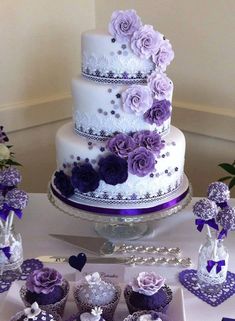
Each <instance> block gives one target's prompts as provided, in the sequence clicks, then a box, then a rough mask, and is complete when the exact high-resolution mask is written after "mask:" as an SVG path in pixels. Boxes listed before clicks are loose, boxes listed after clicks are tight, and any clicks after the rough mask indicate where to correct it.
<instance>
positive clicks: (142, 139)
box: [133, 130, 165, 155]
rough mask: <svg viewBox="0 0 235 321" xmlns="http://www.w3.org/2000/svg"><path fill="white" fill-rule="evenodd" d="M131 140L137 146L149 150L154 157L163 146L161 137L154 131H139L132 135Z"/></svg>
mask: <svg viewBox="0 0 235 321" xmlns="http://www.w3.org/2000/svg"><path fill="white" fill-rule="evenodd" d="M133 139H134V141H135V142H136V144H137V145H138V146H143V147H145V148H146V149H149V150H150V151H152V152H153V153H154V154H155V155H159V153H160V151H161V149H162V148H163V147H164V146H165V144H164V142H163V141H162V139H161V136H160V135H159V134H158V133H157V132H155V131H150V130H141V131H139V132H136V133H135V134H134V135H133Z"/></svg>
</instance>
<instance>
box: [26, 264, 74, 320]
mask: <svg viewBox="0 0 235 321" xmlns="http://www.w3.org/2000/svg"><path fill="white" fill-rule="evenodd" d="M68 293H69V283H68V281H66V280H65V279H63V278H62V275H61V274H60V273H59V272H58V271H57V270H55V269H51V268H42V269H39V270H35V271H34V272H33V273H31V274H30V275H29V277H28V279H27V281H26V284H25V285H24V286H22V288H21V290H20V296H21V299H22V300H23V302H24V304H25V305H26V306H27V307H28V306H30V305H31V304H32V303H34V302H37V303H38V305H39V306H40V308H41V309H42V310H45V311H47V312H49V313H52V314H53V313H56V314H58V315H60V316H63V313H64V308H65V304H66V301H67V298H68Z"/></svg>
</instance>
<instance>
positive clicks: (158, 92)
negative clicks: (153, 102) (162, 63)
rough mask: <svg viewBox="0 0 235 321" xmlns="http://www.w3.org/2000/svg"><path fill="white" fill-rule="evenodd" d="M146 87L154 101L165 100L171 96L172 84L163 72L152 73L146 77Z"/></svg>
mask: <svg viewBox="0 0 235 321" xmlns="http://www.w3.org/2000/svg"><path fill="white" fill-rule="evenodd" d="M148 85H149V88H150V89H151V90H152V92H153V93H154V97H155V98H156V99H166V98H170V97H171V95H172V91H173V83H172V81H171V80H170V78H168V77H167V75H166V74H164V73H163V72H159V71H153V72H152V73H151V75H150V76H148Z"/></svg>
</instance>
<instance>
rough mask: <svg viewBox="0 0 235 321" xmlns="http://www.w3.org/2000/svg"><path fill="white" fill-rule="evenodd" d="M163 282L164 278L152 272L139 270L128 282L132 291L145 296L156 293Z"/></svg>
mask: <svg viewBox="0 0 235 321" xmlns="http://www.w3.org/2000/svg"><path fill="white" fill-rule="evenodd" d="M164 284H165V279H164V278H163V277H161V276H160V275H157V274H156V273H154V272H141V273H139V275H138V276H137V278H134V280H133V281H132V283H131V284H130V285H131V287H132V290H133V291H134V292H138V293H141V294H144V295H147V296H151V295H154V294H155V293H157V292H158V291H159V290H160V289H161V288H162V287H163V286H164Z"/></svg>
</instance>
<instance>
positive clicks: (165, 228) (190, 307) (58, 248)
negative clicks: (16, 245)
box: [0, 194, 235, 321]
mask: <svg viewBox="0 0 235 321" xmlns="http://www.w3.org/2000/svg"><path fill="white" fill-rule="evenodd" d="M197 200H198V198H193V200H192V202H191V203H190V204H189V205H188V206H187V207H186V208H185V209H184V210H182V211H181V212H179V213H178V214H176V215H173V216H171V217H168V218H165V219H163V220H160V221H157V222H154V223H153V222H152V223H151V225H153V224H154V226H152V227H153V232H152V233H151V234H150V235H148V236H146V237H143V238H142V239H141V240H138V241H136V243H141V244H142V243H143V244H148V243H150V242H151V243H152V244H154V245H159V246H160V245H164V246H169V247H170V246H178V247H180V248H181V250H182V252H183V256H185V257H191V259H192V261H193V266H192V268H196V264H197V255H198V249H199V246H200V244H201V243H204V241H205V234H204V233H205V232H202V233H199V232H198V231H197V230H196V228H195V225H194V217H193V214H192V206H193V204H194V203H195V202H196V201H197ZM231 205H232V206H235V199H232V200H231ZM15 229H16V231H17V232H20V233H21V235H22V238H23V248H24V257H25V259H26V258H35V257H37V256H40V255H55V256H70V255H73V254H77V253H78V252H79V249H78V248H77V247H76V246H74V245H71V244H68V243H65V242H63V241H60V240H57V239H54V238H52V237H51V236H49V234H51V233H57V234H72V235H80V236H82V235H84V236H95V232H94V229H93V224H92V223H91V222H88V221H85V220H84V221H82V220H79V219H77V218H73V217H69V216H67V215H65V214H64V213H62V212H60V211H59V210H58V209H56V208H54V207H53V206H52V205H51V204H50V202H49V201H48V199H47V195H46V194H30V202H29V205H28V207H27V208H26V209H25V211H24V218H23V220H21V221H20V220H15ZM234 242H235V233H230V234H229V237H228V239H227V240H226V246H227V247H228V250H229V253H230V260H229V271H231V272H235V267H234V266H235V250H234V245H233V244H234ZM54 266H56V268H57V269H58V270H59V271H60V272H61V273H63V275H64V276H65V278H67V279H69V280H74V271H73V270H72V268H71V267H70V266H69V265H68V264H66V263H59V264H57V265H54ZM127 269H129V270H131V274H135V271H133V269H137V270H138V271H140V270H149V269H150V270H151V269H153V268H151V267H148V268H145V267H143V266H142V267H137V268H133V267H127ZM155 269H157V272H158V273H159V274H162V275H163V276H164V277H166V279H167V283H168V284H169V285H172V286H173V285H178V286H180V283H179V281H178V273H179V272H180V271H182V268H180V267H170V266H166V265H165V266H159V267H157V268H155ZM136 273H137V272H136ZM183 292H184V305H185V313H186V320H187V321H198V320H201V321H208V320H210V321H221V320H222V317H225V316H226V317H233V318H235V310H234V303H235V296H234V297H231V298H229V299H228V300H227V301H225V302H224V303H222V304H221V305H219V306H218V307H211V306H210V305H208V304H206V303H204V302H203V301H201V300H200V299H198V298H197V297H195V296H194V295H193V294H191V293H190V292H188V291H187V290H186V289H183ZM5 297H6V293H3V294H0V316H1V315H3V313H4V311H3V306H4V305H3V303H4V299H5ZM0 320H1V318H0Z"/></svg>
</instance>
